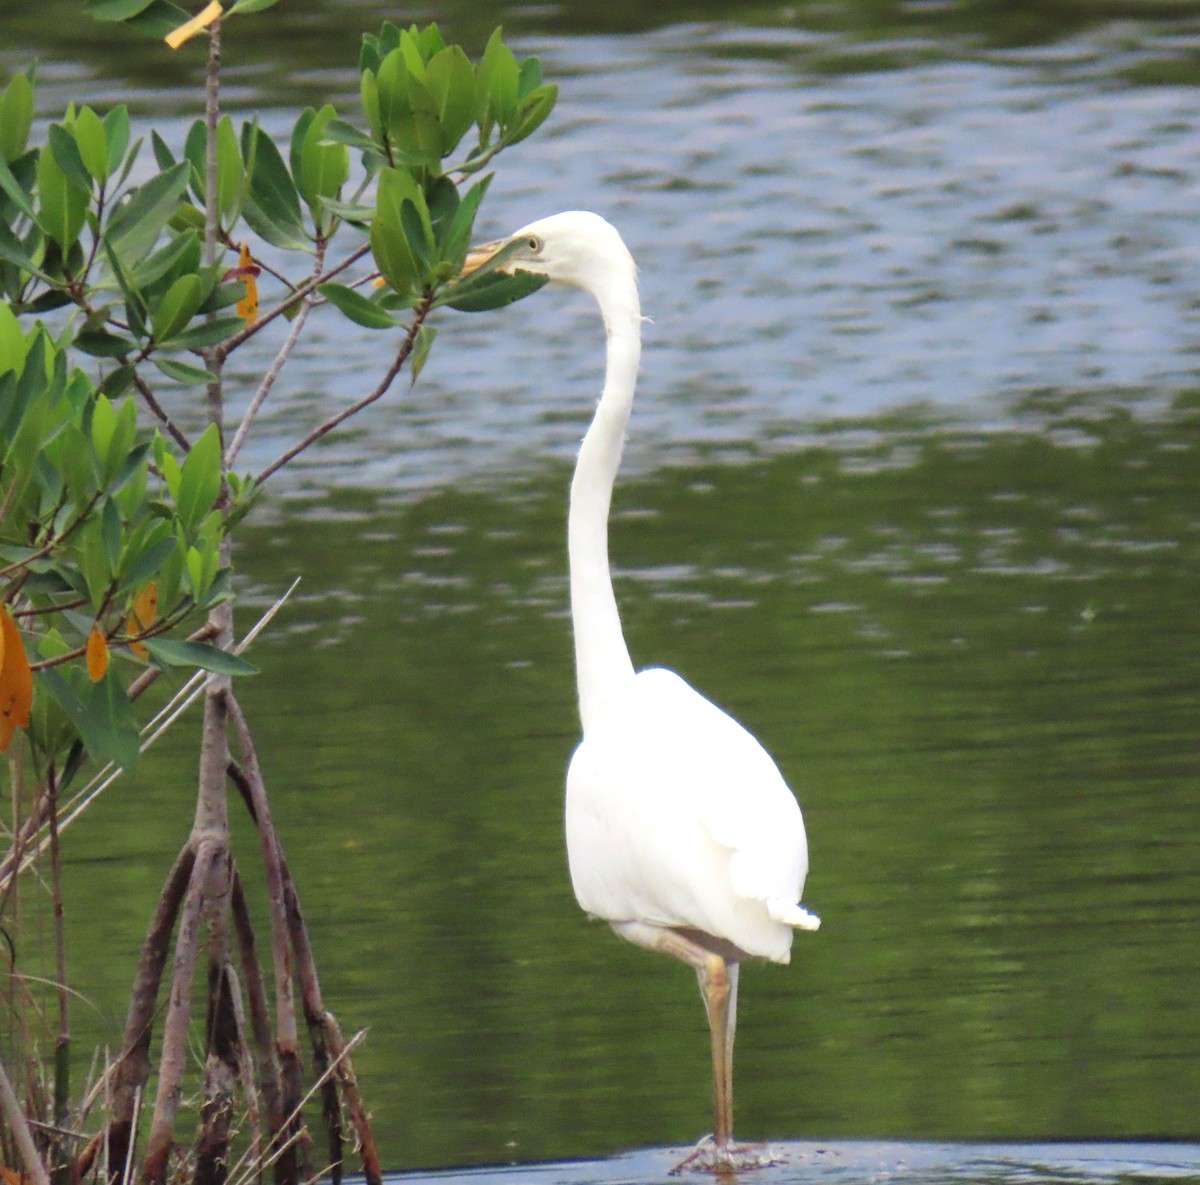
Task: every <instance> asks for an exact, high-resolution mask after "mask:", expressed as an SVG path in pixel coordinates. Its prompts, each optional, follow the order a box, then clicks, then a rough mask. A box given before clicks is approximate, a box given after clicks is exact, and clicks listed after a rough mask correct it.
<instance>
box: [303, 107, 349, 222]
mask: <svg viewBox="0 0 1200 1185" xmlns="http://www.w3.org/2000/svg"><path fill="white" fill-rule="evenodd" d="M336 115H337V112H336V111H335V110H334V109H333V107H331V106H329V105H328V104H327V105H326V106H324V107H322V108H321V110H320V111H318V112H315V113H314V114H313V117H312V118H311V119H310V120H309V121H308V124H307V127H306V128H305V131H304V135H303V138H302V139H301V141H300V144H299V162H300V167H299V169H296V167H295V164H294V163H293V171H294V173H295V177H296V186H297V188H298V189H299V191H300V193H301V195H302V196H303V197H304V200H305V201H306V202H307V203H308V205H309V208H310V209H311V210H312V212H313V214H314V216H315V217H316V218H317V220H318V222H319V223H320V222H321V221H322V219H323V212H322V210H321V206H320V199H321V198H326V197H330V198H336V197H337V196H338V195H339V194H340V193H341V190H342V186H343V185H344V184H345V183H346V178H347V177H349V175H350V152H349V149H347V148H346V146H345V145H344V144H338V143H336V142H333V141H329V140H327V139H326V137H325V125H326V124H328V123H329V122H330V121H331V120H333V119H334V118H335V117H336Z"/></svg>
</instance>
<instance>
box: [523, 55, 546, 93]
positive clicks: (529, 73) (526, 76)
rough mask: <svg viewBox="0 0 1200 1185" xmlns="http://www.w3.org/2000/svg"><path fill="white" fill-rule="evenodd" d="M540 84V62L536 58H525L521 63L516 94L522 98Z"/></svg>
mask: <svg viewBox="0 0 1200 1185" xmlns="http://www.w3.org/2000/svg"><path fill="white" fill-rule="evenodd" d="M541 85H542V63H541V62H539V61H538V60H537V58H526V59H525V60H524V61H523V62H522V63H521V72H520V77H519V79H518V81H517V94H518V95H519V96H520V98H522V99H524V98H525V97H526V96H527V95H529V94H530V92H531V91H535V90H537V88H538V87H539V86H541Z"/></svg>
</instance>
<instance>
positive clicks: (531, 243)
mask: <svg viewBox="0 0 1200 1185" xmlns="http://www.w3.org/2000/svg"><path fill="white" fill-rule="evenodd" d="M525 245H526V246H527V247H528V248H529V250H530V251H532V252H533V253H534V255H537V254H539V253H540V252H541V249H542V240H541V239H539V238H538V237H537V235H530V236H529V238H527V239H526V240H525Z"/></svg>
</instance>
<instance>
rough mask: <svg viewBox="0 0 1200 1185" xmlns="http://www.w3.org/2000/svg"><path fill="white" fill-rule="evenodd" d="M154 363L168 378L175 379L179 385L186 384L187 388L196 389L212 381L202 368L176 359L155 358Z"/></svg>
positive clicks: (210, 376)
mask: <svg viewBox="0 0 1200 1185" xmlns="http://www.w3.org/2000/svg"><path fill="white" fill-rule="evenodd" d="M152 361H153V362H154V365H155V366H157V367H158V369H159V370H161V371H162V372H163V374H165V375H166V376H167V378H169V379H174V380H175V381H176V382H177V383H184V384H186V385H187V386H190V387H195V386H199V385H201V384H202V383H208V382H210V381H211V380H212V375H211V374H209V372H208V371H207V370H205V369H204V367H202V366H192V365H190V364H189V363H187V362H179V361H177V360H176V359H174V358H159V357H155V358H154V359H153V360H152Z"/></svg>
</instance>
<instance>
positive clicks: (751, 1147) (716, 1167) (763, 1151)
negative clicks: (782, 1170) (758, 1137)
mask: <svg viewBox="0 0 1200 1185" xmlns="http://www.w3.org/2000/svg"><path fill="white" fill-rule="evenodd" d="M783 1163H784V1161H783V1160H782V1158H780V1157H779V1156H777V1155H775V1153H773V1152H772V1151H771V1147H770V1145H769V1144H733V1143H729V1144H725V1145H724V1146H723V1147H722V1146H718V1144H717V1142H716V1141H715V1140H714V1139H713V1138H712V1136H705V1137H704V1139H702V1140H701V1141H700V1143H699V1144H697V1145H696V1147H695V1148H693V1149H692V1150H691V1152H689V1153H688V1154H687V1156H685V1157H684V1158H683V1159H682V1160H681V1161H680V1162H679V1163H678V1164H677V1165H676V1166H675V1167H674V1168H673V1169H672V1170H671V1176H672V1177H677V1176H680V1175H681V1174H682V1173H712V1174H713V1175H714V1176H726V1175H729V1174H732V1173H746V1172H751V1171H752V1170H754V1169H765V1168H768V1167H769V1166H770V1165H773V1164H783Z"/></svg>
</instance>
